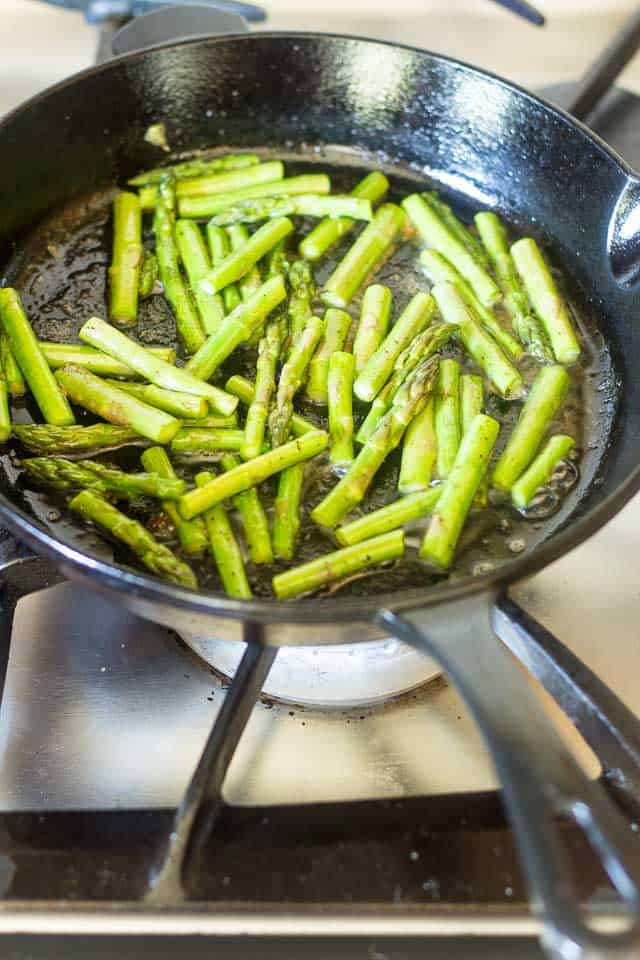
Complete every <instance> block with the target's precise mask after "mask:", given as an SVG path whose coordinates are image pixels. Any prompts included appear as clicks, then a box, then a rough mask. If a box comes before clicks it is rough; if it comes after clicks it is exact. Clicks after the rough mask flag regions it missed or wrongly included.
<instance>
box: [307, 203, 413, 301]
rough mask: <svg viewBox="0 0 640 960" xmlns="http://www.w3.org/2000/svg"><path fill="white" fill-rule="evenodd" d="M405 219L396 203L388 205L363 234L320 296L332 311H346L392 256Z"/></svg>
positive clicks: (334, 272)
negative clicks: (363, 286)
mask: <svg viewBox="0 0 640 960" xmlns="http://www.w3.org/2000/svg"><path fill="white" fill-rule="evenodd" d="M405 219H406V218H405V216H404V214H403V212H402V210H401V209H400V207H397V206H396V205H395V204H393V203H384V204H383V205H382V206H381V207H380V208H379V209H378V210H377V211H376V213H375V215H374V218H373V220H372V221H371V223H370V224H368V225H367V226H366V227H365V229H364V230H363V231H362V233H361V234H360V236H359V237H358V239H357V240H356V241H355V243H354V244H353V246H352V247H351V249H350V250H349V251H348V252H347V253H346V254H345V256H344V257H343V259H342V260H341V261H340V263H339V264H338V266H337V267H336V269H335V270H334V271H333V273H332V274H331V276H330V277H329V279H328V280H327V282H326V283H325V285H324V289H323V290H322V293H321V294H320V296H321V297H322V300H323V301H324V303H326V305H327V306H328V307H339V308H341V309H344V308H345V307H346V306H347V305H348V304H349V303H350V301H351V300H352V299H353V297H354V296H355V294H356V293H357V291H358V290H359V288H360V287H361V286H362V284H363V283H364V282H365V280H366V279H367V277H368V276H369V275H370V274H371V273H373V272H374V271H375V270H376V268H377V267H378V266H380V264H381V262H382V261H383V260H384V258H385V257H386V256H387V255H388V254H389V252H390V250H391V248H392V246H393V244H394V243H395V242H396V240H397V238H398V235H399V234H400V231H401V230H402V229H403V227H404V225H405Z"/></svg>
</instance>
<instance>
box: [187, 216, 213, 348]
mask: <svg viewBox="0 0 640 960" xmlns="http://www.w3.org/2000/svg"><path fill="white" fill-rule="evenodd" d="M176 243H177V245H178V252H179V254H180V259H181V260H182V263H183V265H184V269H185V271H186V274H187V278H188V280H189V286H190V287H191V292H192V294H193V298H194V300H195V302H196V306H197V308H198V312H199V313H200V320H201V323H202V328H203V330H204V331H205V333H206V334H208V335H210V334H212V333H215V332H216V330H217V329H218V327H219V326H220V324H221V323H222V320H223V317H224V305H223V303H222V297H221V296H219V295H218V294H216V293H213V294H212V293H207V292H206V291H204V290H202V289H201V288H200V281H201V280H202V278H203V277H206V275H207V274H208V273H209V271H210V270H211V260H210V257H209V253H208V251H207V247H206V245H205V242H204V240H203V237H202V234H201V232H200V227H199V226H198V225H197V223H194V222H193V220H178V221H177V223H176Z"/></svg>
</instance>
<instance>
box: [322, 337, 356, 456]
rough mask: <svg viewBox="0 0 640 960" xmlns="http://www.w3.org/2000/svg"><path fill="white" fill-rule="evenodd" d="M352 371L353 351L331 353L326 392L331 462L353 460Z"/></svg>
mask: <svg viewBox="0 0 640 960" xmlns="http://www.w3.org/2000/svg"><path fill="white" fill-rule="evenodd" d="M353 372H354V359H353V354H351V353H344V352H343V351H341V350H338V351H336V352H335V353H333V354H332V355H331V357H330V359H329V376H328V381H327V396H328V403H329V437H330V438H331V445H330V448H329V459H330V460H331V462H332V463H338V464H347V463H351V461H352V460H353V408H352V397H353Z"/></svg>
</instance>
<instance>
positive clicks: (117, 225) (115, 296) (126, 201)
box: [109, 191, 144, 325]
mask: <svg viewBox="0 0 640 960" xmlns="http://www.w3.org/2000/svg"><path fill="white" fill-rule="evenodd" d="M143 252H144V251H143V248H142V211H141V209H140V200H139V199H138V197H137V196H136V195H135V193H127V192H125V191H121V192H120V193H117V194H116V196H115V198H114V201H113V254H112V259H111V266H110V267H109V289H110V298H109V299H110V314H109V315H110V317H111V319H112V321H113V322H114V323H123V324H127V325H130V324H132V323H135V322H136V320H137V319H138V286H139V283H140V268H141V267H142V261H143Z"/></svg>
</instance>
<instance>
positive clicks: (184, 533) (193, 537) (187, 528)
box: [140, 447, 208, 554]
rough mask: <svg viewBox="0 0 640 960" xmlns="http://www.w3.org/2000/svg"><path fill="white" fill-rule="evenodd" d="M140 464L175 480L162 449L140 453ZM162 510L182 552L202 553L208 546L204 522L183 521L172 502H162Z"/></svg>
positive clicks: (175, 477) (173, 472)
mask: <svg viewBox="0 0 640 960" xmlns="http://www.w3.org/2000/svg"><path fill="white" fill-rule="evenodd" d="M140 462H141V463H142V466H143V467H144V468H145V470H148V471H149V473H156V474H158V475H159V476H161V477H165V478H166V479H167V480H174V479H177V476H176V472H175V470H174V469H173V466H172V463H171V461H170V460H169V457H168V456H167V452H166V450H165V449H164V447H149V449H148V450H145V451H144V452H143V453H142V456H141V457H140ZM162 509H163V510H164V512H165V514H166V515H167V516H168V518H169V520H170V521H171V523H172V524H173V527H174V529H175V531H176V534H177V536H178V540H179V541H180V546H181V547H182V549H183V550H184V552H185V553H188V554H194V553H203V552H204V551H205V550H206V548H207V544H208V540H207V530H206V527H205V525H204V522H203V521H202V520H201V519H200V518H199V517H198V518H197V519H196V520H183V519H182V517H181V516H180V514H179V513H178V508H177V507H176V505H175V503H174V502H173V501H172V500H164V501H163V503H162Z"/></svg>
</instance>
